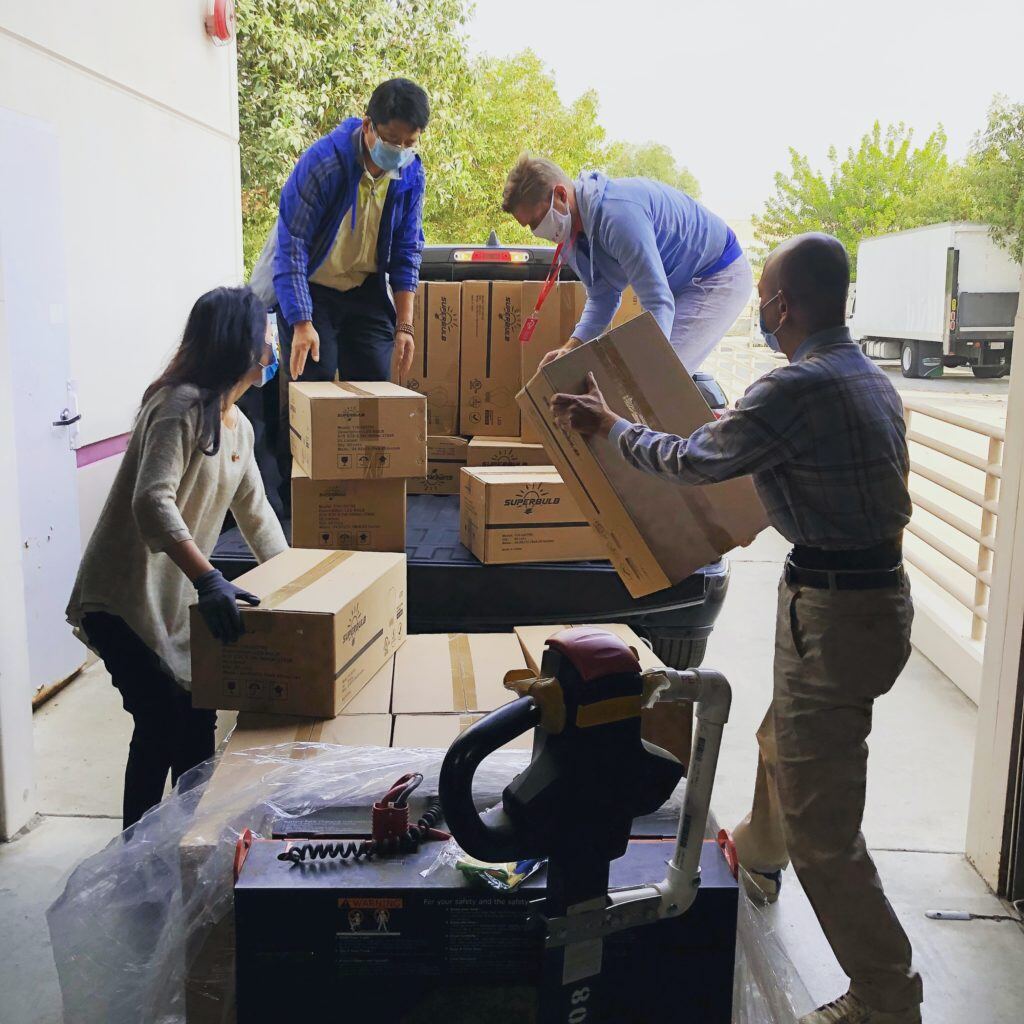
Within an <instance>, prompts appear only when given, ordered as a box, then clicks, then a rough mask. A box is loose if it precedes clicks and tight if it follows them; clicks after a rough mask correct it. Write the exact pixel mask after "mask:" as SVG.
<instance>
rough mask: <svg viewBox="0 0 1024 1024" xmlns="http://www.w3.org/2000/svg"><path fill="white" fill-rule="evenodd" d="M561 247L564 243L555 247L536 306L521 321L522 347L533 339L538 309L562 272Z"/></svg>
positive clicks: (538, 315)
mask: <svg viewBox="0 0 1024 1024" xmlns="http://www.w3.org/2000/svg"><path fill="white" fill-rule="evenodd" d="M563 245H565V243H564V242H559V243H558V245H557V246H556V247H555V255H554V256H552V257H551V269H550V270H549V271H548V276H547V279H546V280H545V282H544V287H543V288H541V290H540V295H538V296H537V305H536V306H535V307H534V310H533V312H532V313H531V314H530V315H529V316H528V317H527V318H526V319H525V320H524V321H523V329H522V330H521V331H520V332H519V341H520V343H521V344H523V345H525V344H526V343H527V342H528V341H529V340H530V339H531V338H532V337H533V332H534V331H535V330H536V329H537V324H538V322H539V321H540V307H541V306H543V305H544V302H545V300H546V299H547V297H548V296H549V295H550V294H551V289H552V288H554V287H555V282H556V281H557V280H558V275H559V274H560V273H561V271H562V266H563V264H562V261H561V260H560V259H559V257H560V256H561V255H562V246H563Z"/></svg>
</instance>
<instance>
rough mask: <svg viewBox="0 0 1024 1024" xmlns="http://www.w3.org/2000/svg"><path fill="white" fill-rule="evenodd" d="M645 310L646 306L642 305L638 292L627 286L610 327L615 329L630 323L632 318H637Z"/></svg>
mask: <svg viewBox="0 0 1024 1024" xmlns="http://www.w3.org/2000/svg"><path fill="white" fill-rule="evenodd" d="M643 311H644V307H643V306H641V305H640V300H639V299H638V298H637V297H636V292H635V291H633V289H632V288H630V287H628V286H627V287H626V290H625V291H624V292H623V293H622V301H621V302H620V303H619V308H618V309H617V310H616V311H615V316H613V317H612V322H611V328H610V329H611V330H614V329H615V328H616V327H621V326H622V325H623V324H628V323H629V321H630V320H635V319H636V318H637V317H638V316H639V315H640V314H641V313H642V312H643Z"/></svg>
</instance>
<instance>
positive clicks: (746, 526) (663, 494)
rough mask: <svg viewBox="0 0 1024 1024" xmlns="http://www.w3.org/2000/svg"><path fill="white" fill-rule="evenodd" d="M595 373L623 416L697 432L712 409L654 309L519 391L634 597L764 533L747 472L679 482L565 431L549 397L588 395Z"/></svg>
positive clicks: (676, 430)
mask: <svg viewBox="0 0 1024 1024" xmlns="http://www.w3.org/2000/svg"><path fill="white" fill-rule="evenodd" d="M590 372H592V373H593V374H594V376H595V378H596V379H597V383H598V386H599V387H600V388H601V391H602V393H603V394H604V397H605V399H606V401H607V402H608V404H609V405H610V406H611V408H612V409H613V410H614V411H615V412H616V413H618V414H619V415H621V416H625V417H626V418H627V419H629V420H630V421H632V422H638V421H640V422H643V423H646V424H647V425H648V426H649V427H651V428H652V429H654V430H661V431H665V432H667V433H670V434H678V435H679V436H681V437H689V436H690V434H692V433H693V431H694V430H696V429H697V428H698V427H699V426H701V424H703V423H707V422H708V421H710V420H711V419H712V412H711V410H710V409H709V408H708V405H707V403H706V402H705V401H704V399H703V397H701V394H700V391H698V390H697V386H696V385H695V384H694V383H693V380H692V379H691V378H690V375H689V374H688V373H687V372H686V370H685V369H684V368H683V365H682V363H680V362H679V358H678V357H677V356H676V354H675V352H674V351H673V349H672V347H671V346H670V345H669V343H668V342H667V341H666V340H665V337H664V335H663V334H662V333H661V329H660V328H659V327H658V325H657V323H656V322H655V320H654V318H653V317H652V316H651V314H650V313H645V314H643V315H642V316H639V317H637V318H636V319H635V320H631V321H630V322H629V323H627V324H624V325H623V326H622V327H619V328H618V329H616V330H614V331H611V332H609V333H608V334H605V335H604V336H602V337H601V338H598V339H597V340H596V341H593V342H591V343H590V344H588V345H583V346H581V347H580V348H578V349H576V350H575V351H573V352H570V353H569V354H568V355H566V356H563V357H562V358H561V359H556V360H555V361H554V362H553V363H549V364H548V365H547V366H545V367H544V369H542V370H540V371H539V372H538V374H537V376H536V377H534V379H533V380H532V381H530V383H529V384H528V385H527V386H526V388H525V389H524V391H523V392H522V393H521V394H520V395H519V401H520V404H521V405H522V408H523V412H524V415H528V416H529V417H530V418H531V419H532V420H533V423H534V425H535V426H536V427H537V429H538V430H539V431H540V432H541V435H542V437H543V441H544V446H545V447H546V448H547V451H548V455H550V456H551V461H552V462H553V463H554V465H555V467H556V468H558V469H559V470H560V471H561V473H562V477H563V479H564V480H565V481H566V484H567V486H568V488H569V490H570V491H571V492H572V495H573V497H574V498H575V499H576V501H577V502H578V503H579V508H580V511H581V512H582V513H583V516H584V517H585V518H586V519H588V520H589V521H590V522H591V523H592V524H593V525H594V528H595V530H596V531H597V532H598V533H599V534H600V535H601V537H602V539H603V540H604V542H605V544H606V546H607V552H608V555H609V556H610V558H611V560H612V563H613V564H614V566H615V568H616V570H617V571H618V573H619V576H620V577H621V578H622V581H623V583H624V584H625V585H626V588H627V589H628V590H629V592H630V594H632V595H633V597H643V596H644V595H646V594H653V593H655V592H656V591H658V590H664V589H665V588H666V587H670V586H672V585H673V584H675V583H678V582H679V581H680V580H684V579H686V577H687V576H689V575H691V574H692V573H693V572H694V571H695V570H697V569H699V568H700V567H701V566H703V565H706V564H707V563H709V562H713V561H716V560H717V559H718V558H719V557H720V556H721V555H724V554H725V553H726V552H727V551H731V550H732V549H733V548H735V547H737V546H739V545H745V544H749V543H750V542H751V541H752V540H753V539H754V537H756V536H757V534H758V533H760V531H761V530H763V529H764V527H765V526H766V525H767V518H766V516H765V512H764V509H763V507H762V506H761V502H760V500H759V499H758V497H757V492H756V491H755V490H754V485H753V482H752V481H751V480H750V478H749V477H743V478H741V479H738V480H730V481H727V482H726V483H720V484H712V485H710V486H704V487H690V486H686V485H680V484H679V483H677V482H676V481H674V480H669V479H665V478H659V477H657V476H654V475H652V474H649V473H644V472H642V471H641V470H639V469H636V468H634V467H633V466H631V465H629V463H627V462H626V461H625V459H623V458H622V457H621V455H620V454H619V453H618V452H617V451H616V450H614V449H613V448H612V445H611V443H610V442H609V441H608V440H607V439H606V438H598V437H591V438H584V437H583V436H582V435H581V434H578V433H576V432H575V431H570V432H568V433H566V432H563V431H562V430H560V429H559V428H558V427H557V426H556V425H555V422H554V418H553V416H552V414H551V410H550V407H549V401H550V399H551V396H552V395H554V394H556V393H558V392H568V393H572V394H580V393H582V392H583V391H585V390H586V380H587V374H588V373H590Z"/></svg>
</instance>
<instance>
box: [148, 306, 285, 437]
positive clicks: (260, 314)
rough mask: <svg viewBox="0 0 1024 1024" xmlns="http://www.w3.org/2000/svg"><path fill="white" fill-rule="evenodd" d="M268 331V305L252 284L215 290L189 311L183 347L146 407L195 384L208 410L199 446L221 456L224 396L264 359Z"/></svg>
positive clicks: (154, 386)
mask: <svg viewBox="0 0 1024 1024" xmlns="http://www.w3.org/2000/svg"><path fill="white" fill-rule="evenodd" d="M266 331H267V314H266V309H265V308H264V306H263V304H262V303H261V302H260V300H259V299H258V298H257V297H256V293H255V292H254V291H253V290H252V289H251V288H214V289H213V291H209V292H207V293H206V294H205V295H201V296H200V297H199V298H198V299H197V300H196V304H195V305H194V306H193V307H192V312H191V313H189V315H188V322H187V323H186V324H185V333H184V334H183V335H182V338H181V344H180V345H179V346H178V351H177V352H175V353H174V356H173V357H172V358H171V361H170V362H169V363H168V364H167V368H166V369H165V370H164V372H163V373H161V374H160V376H159V377H157V379H156V380H155V381H153V383H152V384H150V385H149V387H148V388H146V393H145V394H144V395H143V396H142V405H143V406H144V405H145V404H146V403H147V402H148V401H149V400H150V399H151V398H152V397H153V395H155V394H156V393H157V392H158V391H160V390H161V389H162V388H167V387H175V386H176V385H181V384H192V385H194V386H195V387H196V388H198V389H199V396H198V398H197V399H196V402H197V404H198V405H199V407H200V408H201V410H202V416H201V418H200V427H199V448H200V450H201V451H202V452H203V454H205V455H216V453H217V452H218V451H219V450H220V417H221V407H222V405H223V401H224V397H225V395H227V394H229V393H230V392H231V389H232V388H234V386H235V385H236V384H237V383H238V382H239V381H240V380H241V379H242V377H244V376H245V374H246V373H248V372H249V370H250V369H252V366H253V362H254V361H256V360H258V359H259V357H260V355H261V354H262V352H263V345H264V341H265V339H266Z"/></svg>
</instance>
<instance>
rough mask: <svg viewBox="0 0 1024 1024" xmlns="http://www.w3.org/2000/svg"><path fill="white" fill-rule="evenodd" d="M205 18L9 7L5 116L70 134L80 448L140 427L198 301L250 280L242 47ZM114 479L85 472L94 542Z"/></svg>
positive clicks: (129, 9) (101, 4)
mask: <svg viewBox="0 0 1024 1024" xmlns="http://www.w3.org/2000/svg"><path fill="white" fill-rule="evenodd" d="M206 7H207V4H206V0H147V2H146V3H144V4H135V5H125V4H124V3H121V2H118V0H76V2H75V3H73V4H72V3H67V2H66V0H33V2H31V3H28V2H26V0H0V107H5V108H8V109H11V110H14V111H17V112H18V113H21V114H24V115H27V116H30V117H33V118H38V119H40V120H42V121H45V122H47V123H49V124H52V125H53V126H54V128H55V130H56V132H57V133H58V136H59V139H60V147H61V170H62V189H63V195H62V196H61V197H60V198H61V204H62V207H63V211H64V219H65V245H66V251H65V260H66V265H67V273H68V314H67V315H68V324H69V331H70V345H71V366H72V375H73V377H74V378H75V380H76V381H77V383H78V392H79V401H80V411H81V413H82V417H83V418H82V422H81V437H80V443H81V444H82V445H84V446H87V445H92V444H95V443H96V442H101V441H104V440H105V439H108V438H112V437H117V436H118V435H121V434H124V433H125V432H127V431H128V430H129V429H130V426H131V420H132V416H133V414H134V411H135V409H136V407H137V404H138V401H139V397H140V395H141V393H142V391H143V389H144V388H145V386H146V384H147V383H148V382H149V381H150V380H151V379H152V378H153V377H154V376H155V375H156V373H157V372H158V371H159V369H160V367H161V365H162V363H163V362H164V361H165V359H166V358H167V356H168V354H169V353H170V352H171V351H172V350H173V348H174V347H175V345H176V343H177V340H178V338H179V337H180V334H181V329H182V327H183V325H184V321H185V317H186V315H187V314H188V310H189V308H190V307H191V305H192V303H193V302H194V301H195V299H196V298H197V297H198V295H199V294H200V293H202V292H203V291H205V290H207V289H208V288H211V287H214V286H215V285H218V284H230V283H237V282H238V281H239V280H240V277H241V273H242V244H241V207H240V176H239V161H238V107H237V87H236V65H235V49H234V45H231V46H229V47H217V46H214V45H213V43H212V41H211V40H210V39H209V38H208V36H207V35H206V32H205V30H204V27H203V17H204V15H205V13H206ZM115 447H116V446H115ZM93 452H94V453H96V454H102V452H103V449H99V450H98V452H97V450H95V449H94V450H93ZM113 458H114V459H115V464H116V458H117V456H113ZM110 470H111V465H110V464H108V465H106V466H104V467H103V469H102V471H97V469H96V467H95V466H89V467H87V468H84V469H82V470H80V471H79V478H80V479H79V484H80V495H81V503H80V505H81V508H80V512H81V525H82V533H83V536H84V537H88V536H89V534H90V533H91V531H92V527H93V524H94V523H95V520H96V517H97V515H98V513H99V508H100V506H101V505H102V502H103V500H104V498H105V495H106V488H107V487H108V486H109V480H110V478H111V472H110Z"/></svg>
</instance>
